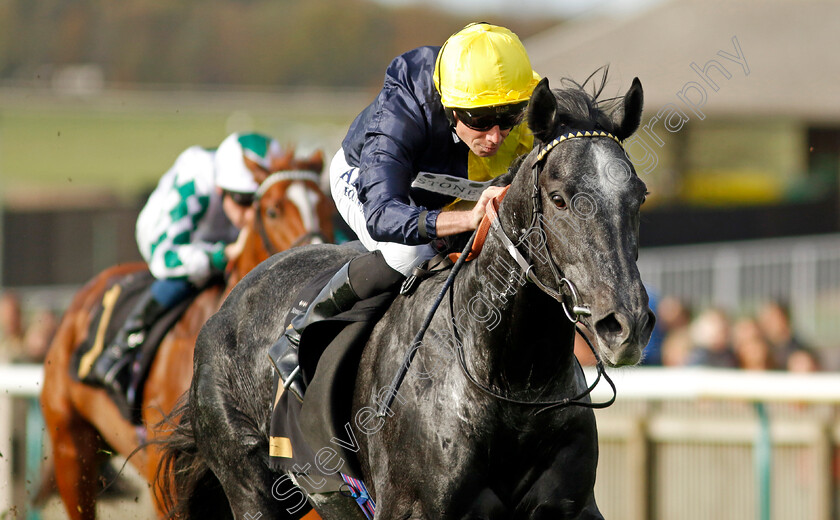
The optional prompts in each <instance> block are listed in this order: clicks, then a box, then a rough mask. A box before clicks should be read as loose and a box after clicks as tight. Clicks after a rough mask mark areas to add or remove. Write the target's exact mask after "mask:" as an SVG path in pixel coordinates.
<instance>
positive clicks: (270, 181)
mask: <svg viewBox="0 0 840 520" xmlns="http://www.w3.org/2000/svg"><path fill="white" fill-rule="evenodd" d="M281 181H312V182H314V183H315V184H318V183H320V181H321V178H320V176H319V175H318V174H317V173H315V172H312V171H306V170H284V171H279V172H274V173H272V174H271V175H269V176H268V177H266V178H265V180H264V181H263V182H262V184H260V187H259V188H258V189H257V194H256V197H255V198H254V205H255V207H256V210H257V222H256V226H257V232H258V233H259V234H260V239H261V240H262V243H263V247H265V250H266V251H268V255H269V256H272V255H274V254H275V253H277V252H278V250H277V248H276V247H274V244H272V243H271V240H270V239H269V238H268V232H267V231H266V229H265V222H263V212H262V207H261V206H260V200H261V199H262V197H263V195H265V194H266V192H267V191H268V189H269V188H271V187H272V186H274V185H275V184H277V183H278V182H281ZM313 238H320V239H321V240H323V241H325V242H326V240H327V239H326V237H325V236H324V235H323V234H322V233H321V232H320V231H308V232H306V233H304V234H303V235H301V236H299V237H298V238H297V239H295V241H294V242H293V243H292V245H291V246H289V247H290V248H291V247H296V246H299V245H301V244H304V243H307V241H309V240H312V239H313Z"/></svg>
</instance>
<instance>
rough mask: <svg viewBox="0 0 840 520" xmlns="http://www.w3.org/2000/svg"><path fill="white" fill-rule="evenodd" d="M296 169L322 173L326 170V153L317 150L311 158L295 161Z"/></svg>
mask: <svg viewBox="0 0 840 520" xmlns="http://www.w3.org/2000/svg"><path fill="white" fill-rule="evenodd" d="M294 166H295V169H297V170H305V171H310V172H315V173H321V171H322V170H323V169H324V152H322V151H321V150H315V151H314V152H312V154H310V155H309V157H306V158H304V159H295V164H294Z"/></svg>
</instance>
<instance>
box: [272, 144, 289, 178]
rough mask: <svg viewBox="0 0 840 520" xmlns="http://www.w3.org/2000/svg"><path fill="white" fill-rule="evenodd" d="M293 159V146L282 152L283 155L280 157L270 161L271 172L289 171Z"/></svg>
mask: <svg viewBox="0 0 840 520" xmlns="http://www.w3.org/2000/svg"><path fill="white" fill-rule="evenodd" d="M294 159H295V149H294V147H293V146H289V147H288V148H286V150H284V151H283V154H282V155H280V156H277V157H275V158H274V159H273V160H272V161H271V172H272V173H274V172H279V171H283V170H291V169H292V161H294Z"/></svg>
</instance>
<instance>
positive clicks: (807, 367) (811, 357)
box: [786, 348, 820, 373]
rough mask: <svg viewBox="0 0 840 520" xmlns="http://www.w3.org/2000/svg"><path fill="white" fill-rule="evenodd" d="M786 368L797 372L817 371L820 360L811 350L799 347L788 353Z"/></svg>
mask: <svg viewBox="0 0 840 520" xmlns="http://www.w3.org/2000/svg"><path fill="white" fill-rule="evenodd" d="M786 368H787V369H788V371H790V372H797V373H806V372H819V371H820V362H819V360H818V359H817V356H816V354H814V353H813V352H812V351H810V350H808V349H804V348H800V349H796V350H794V351H793V352H791V353H790V355H789V356H788V358H787V367H786Z"/></svg>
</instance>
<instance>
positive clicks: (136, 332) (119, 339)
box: [84, 280, 193, 407]
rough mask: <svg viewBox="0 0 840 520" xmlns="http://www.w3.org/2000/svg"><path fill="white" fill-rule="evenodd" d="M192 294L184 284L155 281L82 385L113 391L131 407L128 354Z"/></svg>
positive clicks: (170, 281)
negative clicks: (168, 312)
mask: <svg viewBox="0 0 840 520" xmlns="http://www.w3.org/2000/svg"><path fill="white" fill-rule="evenodd" d="M192 291H193V288H192V286H191V285H190V284H189V282H187V281H183V280H155V282H154V283H152V285H151V286H150V287H149V288H148V289H147V290H146V291H144V292H143V294H142V295H140V297H139V299H138V300H137V302H136V303H135V305H134V307H133V308H132V309H131V312H129V314H128V317H127V318H126V321H125V323H124V324H123V326H122V328H121V329H120V330H119V331H118V332H117V335H116V337H115V338H114V341H113V342H112V343H111V344H110V345H109V346H108V348H106V349H104V350H103V351H102V354H100V355H99V357H98V358H97V359H96V361H94V363H93V367H92V368H91V371H90V373H89V374H88V376H87V377H86V378H85V380H84V382H85V383H89V384H95V385H100V386H104V387H106V388H109V389H111V390H113V392H112V393H113V395H114V396H126V399H127V402H126V403H124V404H127V405H128V406H129V407H131V406H133V404H134V403H133V401H135V396H127V395H126V394H127V392H128V390H129V387H130V383H131V379H132V378H131V362H132V361H133V359H134V356H130V355H129V353H130V352H131V351H133V350H134V349H135V348H137V347H138V346H140V345H142V344H143V341H145V339H146V334H147V333H148V332H149V329H150V328H151V326H152V325H153V324H154V322H155V321H156V320H157V319H158V318H160V317H161V316H162V315H163V314H164V313H165V312H166V311H167V310H169V309H170V308H171V307H173V306H174V305H177V304H178V303H179V302H180V301H182V300H183V299H184V298H186V297H188V296H189V295H190V294H191V292H192Z"/></svg>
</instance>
